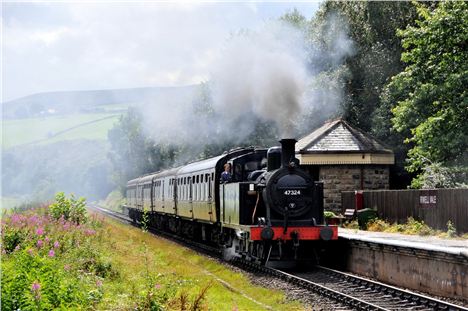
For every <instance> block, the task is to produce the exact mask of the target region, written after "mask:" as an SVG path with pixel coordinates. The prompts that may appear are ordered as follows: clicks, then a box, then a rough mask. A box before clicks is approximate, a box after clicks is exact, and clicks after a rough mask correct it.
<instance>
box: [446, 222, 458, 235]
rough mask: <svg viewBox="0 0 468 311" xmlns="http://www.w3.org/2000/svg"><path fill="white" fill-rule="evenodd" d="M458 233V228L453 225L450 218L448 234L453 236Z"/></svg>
mask: <svg viewBox="0 0 468 311" xmlns="http://www.w3.org/2000/svg"><path fill="white" fill-rule="evenodd" d="M456 235H457V228H455V226H454V225H453V222H452V221H451V220H449V221H448V222H447V236H448V237H449V238H453V237H455V236H456Z"/></svg>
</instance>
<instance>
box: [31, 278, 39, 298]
mask: <svg viewBox="0 0 468 311" xmlns="http://www.w3.org/2000/svg"><path fill="white" fill-rule="evenodd" d="M40 290H41V284H40V283H39V282H38V281H34V282H33V283H32V285H31V292H32V293H33V294H34V299H36V300H39V299H41V294H40V292H39V291H40Z"/></svg>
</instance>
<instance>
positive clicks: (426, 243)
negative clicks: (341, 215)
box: [338, 228, 468, 258]
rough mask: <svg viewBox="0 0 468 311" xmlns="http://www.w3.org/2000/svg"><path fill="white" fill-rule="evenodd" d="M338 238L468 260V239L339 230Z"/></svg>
mask: <svg viewBox="0 0 468 311" xmlns="http://www.w3.org/2000/svg"><path fill="white" fill-rule="evenodd" d="M338 236H339V237H340V238H343V239H347V240H357V241H362V242H369V243H377V244H386V245H390V246H397V247H408V248H412V249H420V250H425V251H432V252H443V253H447V254H452V255H455V256H458V255H459V256H465V257H467V258H468V239H444V238H439V237H435V236H420V235H408V234H399V233H388V232H372V231H364V230H355V229H345V228H338Z"/></svg>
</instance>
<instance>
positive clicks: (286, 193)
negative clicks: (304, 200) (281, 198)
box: [284, 190, 301, 195]
mask: <svg viewBox="0 0 468 311" xmlns="http://www.w3.org/2000/svg"><path fill="white" fill-rule="evenodd" d="M284 195H301V190H284Z"/></svg>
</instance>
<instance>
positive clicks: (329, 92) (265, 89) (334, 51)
mask: <svg viewBox="0 0 468 311" xmlns="http://www.w3.org/2000/svg"><path fill="white" fill-rule="evenodd" d="M346 30H347V28H346V25H345V24H343V23H342V22H340V21H339V20H338V19H337V18H334V17H332V18H331V19H330V20H328V21H327V23H326V27H324V29H321V31H319V30H312V31H311V32H309V34H308V35H307V34H306V33H305V32H304V31H303V30H301V29H299V28H296V27H293V26H291V25H290V24H288V23H286V22H282V21H275V22H268V23H265V24H264V25H263V27H262V28H261V29H258V30H255V31H253V30H250V31H242V32H240V33H239V34H236V35H233V36H232V37H231V38H230V39H228V40H227V41H226V43H225V45H224V48H223V49H222V50H221V51H219V53H218V54H217V57H216V58H215V60H214V61H213V63H212V66H211V68H212V69H211V72H210V74H211V77H210V81H209V82H208V83H207V85H208V87H209V90H210V92H209V94H208V95H209V99H207V101H209V103H210V107H209V109H210V110H211V115H210V117H209V118H203V117H201V116H200V115H198V114H197V113H194V112H193V110H194V109H195V110H197V109H198V108H197V106H200V105H203V104H206V103H200V102H199V98H198V97H199V95H200V94H197V92H196V91H194V92H193V93H192V94H191V95H190V96H188V97H187V98H186V99H187V100H186V101H180V97H179V101H176V100H175V99H172V98H167V99H166V101H165V104H164V105H165V106H166V107H167V109H160V105H152V106H151V105H146V107H150V108H146V109H145V111H144V115H145V120H146V121H145V123H146V130H147V131H148V133H150V134H151V135H152V136H153V138H155V140H157V141H166V140H168V141H169V140H177V141H181V142H184V143H189V144H192V145H199V146H200V145H203V144H206V143H209V142H222V141H223V140H226V137H230V139H231V141H232V140H234V141H236V142H238V143H242V141H243V139H245V137H247V136H248V135H249V134H251V133H252V131H253V129H254V128H255V124H256V122H258V120H262V121H267V122H274V124H275V125H276V127H277V129H278V133H277V134H276V135H279V136H280V137H275V138H281V137H283V138H284V137H295V136H297V135H298V134H304V133H305V132H306V131H308V130H311V129H312V128H313V127H315V126H317V125H318V124H320V123H322V122H323V121H324V120H326V119H328V118H330V117H332V116H334V115H336V114H337V113H339V107H340V103H341V102H342V101H343V87H342V85H343V83H342V82H343V80H342V79H343V77H344V76H345V74H346V73H345V72H344V71H343V70H342V68H341V67H340V66H341V64H342V62H343V60H344V58H345V57H346V56H348V55H351V54H352V51H353V47H352V41H351V40H350V39H349V38H348V37H347V34H346V33H347V32H346ZM314 36H315V37H314ZM320 36H324V37H326V42H327V45H326V46H324V45H323V42H321V41H320ZM317 37H318V39H317ZM205 95H206V94H205ZM189 97H191V99H188V98H189ZM197 98H198V99H197ZM187 103H192V106H190V105H187ZM272 135H275V133H272ZM233 138H234V139H233ZM205 139H209V141H206V140H205Z"/></svg>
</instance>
